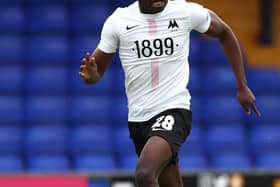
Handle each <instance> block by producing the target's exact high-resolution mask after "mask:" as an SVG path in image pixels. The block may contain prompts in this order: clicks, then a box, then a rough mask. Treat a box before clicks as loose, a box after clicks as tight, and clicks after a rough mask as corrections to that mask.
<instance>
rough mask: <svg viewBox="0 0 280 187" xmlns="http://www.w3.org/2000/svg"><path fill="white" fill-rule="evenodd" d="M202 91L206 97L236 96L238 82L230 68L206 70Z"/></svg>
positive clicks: (203, 72)
mask: <svg viewBox="0 0 280 187" xmlns="http://www.w3.org/2000/svg"><path fill="white" fill-rule="evenodd" d="M201 74H202V75H203V76H202V91H203V93H204V94H206V95H214V96H215V95H234V96H235V95H236V81H235V78H234V74H233V72H232V70H231V68H229V67H213V68H204V69H203V70H202V72H201Z"/></svg>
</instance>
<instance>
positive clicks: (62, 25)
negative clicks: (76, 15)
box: [28, 5, 68, 34]
mask: <svg viewBox="0 0 280 187" xmlns="http://www.w3.org/2000/svg"><path fill="white" fill-rule="evenodd" d="M64 6H65V5H64ZM67 16H68V12H67V9H66V8H65V7H63V6H46V5H45V6H35V7H32V8H31V10H30V11H29V12H28V20H29V23H28V29H29V31H30V32H32V33H40V34H42V33H48V34H50V33H61V32H62V33H63V32H66V31H67V29H68V17H67Z"/></svg>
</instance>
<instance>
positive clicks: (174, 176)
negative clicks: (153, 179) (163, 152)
mask: <svg viewBox="0 0 280 187" xmlns="http://www.w3.org/2000/svg"><path fill="white" fill-rule="evenodd" d="M158 183H159V185H160V187H170V186H172V187H182V186H183V182H182V177H181V175H180V170H179V166H178V163H177V164H169V165H168V166H166V167H165V168H164V169H163V170H162V172H161V173H160V175H159V178H158Z"/></svg>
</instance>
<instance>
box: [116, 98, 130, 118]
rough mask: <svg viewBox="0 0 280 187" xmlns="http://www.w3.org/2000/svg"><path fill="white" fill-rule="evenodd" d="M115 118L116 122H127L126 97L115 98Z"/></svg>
mask: <svg viewBox="0 0 280 187" xmlns="http://www.w3.org/2000/svg"><path fill="white" fill-rule="evenodd" d="M112 110H113V118H114V122H115V123H122V124H127V121H128V104H127V98H126V97H118V98H116V99H115V100H114V108H113V109H112Z"/></svg>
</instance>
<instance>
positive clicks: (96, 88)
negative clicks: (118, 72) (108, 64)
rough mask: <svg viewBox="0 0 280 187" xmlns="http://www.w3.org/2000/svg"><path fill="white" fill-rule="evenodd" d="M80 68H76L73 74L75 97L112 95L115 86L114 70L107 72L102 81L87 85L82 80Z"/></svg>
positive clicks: (72, 87)
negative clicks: (81, 95)
mask: <svg viewBox="0 0 280 187" xmlns="http://www.w3.org/2000/svg"><path fill="white" fill-rule="evenodd" d="M79 70H80V68H79V67H76V68H75V69H73V70H72V72H71V75H72V76H71V77H72V80H71V84H72V86H71V92H72V93H74V94H75V95H80V94H93V93H94V94H95V95H109V94H110V95H111V93H112V90H113V87H114V86H115V85H114V79H115V76H114V71H113V70H112V68H109V69H107V70H106V72H105V74H104V75H103V76H102V78H101V80H100V81H99V82H98V83H96V84H94V85H88V84H86V83H85V82H84V81H83V80H82V78H81V77H80V76H79V74H78V72H79Z"/></svg>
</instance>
